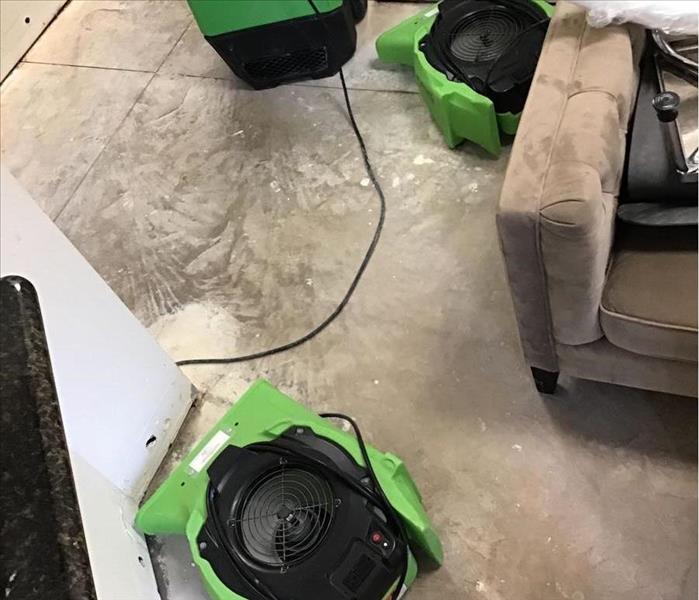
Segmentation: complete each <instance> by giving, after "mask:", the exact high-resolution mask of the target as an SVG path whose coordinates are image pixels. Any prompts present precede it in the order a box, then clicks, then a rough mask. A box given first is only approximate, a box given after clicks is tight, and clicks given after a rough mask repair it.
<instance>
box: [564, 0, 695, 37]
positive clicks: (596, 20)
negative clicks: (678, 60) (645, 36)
mask: <svg viewBox="0 0 699 600" xmlns="http://www.w3.org/2000/svg"><path fill="white" fill-rule="evenodd" d="M571 2H573V3H574V4H577V5H578V6H582V7H583V8H584V9H585V10H587V22H588V23H589V24H590V25H591V26H592V27H605V26H607V25H619V24H621V23H637V24H638V25H643V26H644V27H647V28H648V29H660V30H661V31H663V32H665V33H671V34H673V33H679V34H685V35H696V34H697V28H698V27H699V17H698V16H699V1H695V0H647V1H645V2H643V1H638V0H611V1H609V0H571Z"/></svg>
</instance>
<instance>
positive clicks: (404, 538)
mask: <svg viewBox="0 0 699 600" xmlns="http://www.w3.org/2000/svg"><path fill="white" fill-rule="evenodd" d="M320 416H321V417H323V418H324V419H340V420H342V421H345V422H347V423H349V424H350V426H351V427H352V429H353V430H354V435H355V437H356V438H357V444H358V446H359V451H360V452H361V454H362V459H363V460H364V466H365V467H366V470H367V471H368V472H369V477H370V478H371V483H372V484H373V485H374V490H375V491H376V494H377V495H378V496H379V498H380V499H381V501H382V502H383V505H384V506H383V509H384V510H385V511H386V513H387V515H388V517H389V518H390V519H391V521H393V524H394V525H395V527H396V528H397V529H398V533H399V536H400V541H401V542H402V543H403V545H404V546H405V564H404V565H403V571H402V573H401V576H400V578H399V579H398V583H397V584H396V588H395V590H394V591H393V595H392V596H391V600H398V598H400V595H401V591H402V589H403V584H404V583H405V578H406V577H407V576H408V565H409V563H410V543H409V540H408V532H407V531H406V529H405V523H403V519H402V518H401V517H400V515H399V514H398V513H397V512H396V509H395V508H393V505H392V504H391V503H390V502H389V500H388V498H386V494H385V493H384V491H383V488H382V487H381V484H380V483H379V479H378V477H377V476H376V473H375V472H374V467H373V466H372V464H371V460H370V459H369V453H368V452H367V449H366V444H365V443H364V438H363V437H362V432H361V431H360V430H359V425H357V423H356V422H355V421H354V419H352V417H348V416H347V415H343V414H342V413H321V414H320Z"/></svg>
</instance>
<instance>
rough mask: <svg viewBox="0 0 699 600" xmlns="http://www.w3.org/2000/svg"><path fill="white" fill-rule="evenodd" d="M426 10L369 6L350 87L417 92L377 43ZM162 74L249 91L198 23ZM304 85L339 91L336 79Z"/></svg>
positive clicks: (349, 72)
mask: <svg viewBox="0 0 699 600" xmlns="http://www.w3.org/2000/svg"><path fill="white" fill-rule="evenodd" d="M424 9H425V7H424V6H423V5H419V4H410V3H406V2H399V3H393V2H391V3H385V2H383V3H381V2H373V1H372V2H369V11H368V13H367V16H366V17H365V18H364V20H363V21H362V22H361V23H360V24H359V26H358V28H357V50H356V52H355V55H354V57H352V59H351V60H350V61H349V62H348V63H347V65H346V66H345V67H344V72H345V78H346V81H347V85H348V86H349V87H351V88H357V89H368V90H392V91H408V92H417V84H416V83H415V78H414V76H413V72H412V69H410V68H408V67H403V66H398V65H396V66H394V65H386V64H383V63H381V61H380V60H379V59H378V57H377V55H376V48H375V43H376V38H377V37H378V36H379V34H381V33H383V32H384V31H386V30H387V29H390V28H391V27H392V26H394V25H396V24H397V23H399V22H401V21H402V20H404V19H406V18H408V17H409V16H411V15H414V14H416V13H417V12H419V11H420V10H424ZM160 72H161V73H164V74H171V75H195V76H200V77H218V78H222V79H230V80H233V81H235V82H236V86H237V87H241V88H248V87H249V86H247V85H246V84H245V83H244V82H242V81H240V80H239V79H237V78H236V76H235V75H233V73H232V71H231V70H230V68H229V67H228V65H226V63H225V62H224V61H223V60H222V59H221V57H220V56H219V55H218V54H217V53H216V52H215V51H214V49H213V48H212V47H211V46H210V45H209V43H208V42H207V41H206V40H205V39H204V36H203V35H202V34H201V32H200V31H199V28H198V27H197V25H196V23H192V24H191V25H190V27H189V29H187V31H186V33H185V34H184V36H182V39H181V40H180V41H179V42H178V43H177V45H176V46H175V49H174V50H173V51H172V54H171V55H170V56H169V57H168V59H167V60H166V61H165V63H164V64H163V67H162V68H161V70H160ZM303 83H304V85H311V86H320V87H340V80H339V78H338V77H337V76H335V77H327V78H324V79H316V80H308V81H305V82H303Z"/></svg>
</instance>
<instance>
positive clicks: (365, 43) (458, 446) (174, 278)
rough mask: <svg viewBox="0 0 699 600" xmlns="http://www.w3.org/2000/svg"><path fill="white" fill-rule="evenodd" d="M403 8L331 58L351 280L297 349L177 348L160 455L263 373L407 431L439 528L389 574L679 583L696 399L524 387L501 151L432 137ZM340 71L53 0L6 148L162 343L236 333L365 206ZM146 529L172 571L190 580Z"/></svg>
mask: <svg viewBox="0 0 699 600" xmlns="http://www.w3.org/2000/svg"><path fill="white" fill-rule="evenodd" d="M415 11H416V7H415V6H411V5H409V4H379V3H372V4H371V6H370V11H369V17H368V19H367V20H366V21H365V22H364V23H362V25H361V26H360V47H359V49H358V52H357V55H356V57H355V58H354V59H353V60H352V62H351V63H350V64H349V65H348V66H347V68H346V72H347V74H348V81H349V84H350V87H351V89H352V91H351V96H352V102H353V105H354V107H355V111H356V114H357V119H358V121H359V125H360V127H361V129H362V131H363V132H364V135H365V137H366V140H367V144H368V146H369V148H370V153H371V156H372V159H373V161H374V163H375V165H376V168H377V171H378V174H379V177H380V179H381V181H382V183H383V186H384V188H385V190H386V195H387V200H388V205H389V211H388V218H387V222H386V229H385V231H384V235H383V237H382V240H381V243H380V246H379V248H378V251H377V253H376V255H375V258H374V260H373V261H372V263H371V265H370V267H369V269H368V271H367V272H366V276H365V278H364V279H363V281H362V283H361V285H360V286H359V288H358V290H357V292H356V294H355V296H354V298H353V299H352V302H351V303H350V305H349V306H348V307H347V309H346V310H345V312H344V313H343V314H342V316H341V317H340V318H339V319H338V320H337V322H336V323H334V324H333V325H332V327H330V328H329V329H328V330H326V331H325V332H324V333H323V334H322V335H320V336H319V337H318V338H316V339H314V340H313V341H312V342H309V343H308V344H306V345H304V346H302V347H300V348H298V349H296V350H294V351H293V352H288V353H285V354H281V355H278V356H275V357H271V358H267V359H264V360H259V361H256V362H254V363H248V364H242V365H236V366H229V367H191V368H188V369H187V374H188V375H189V376H190V377H191V379H192V381H193V382H195V383H196V384H197V385H198V386H199V387H200V388H201V390H203V392H204V395H203V398H202V399H201V400H200V401H199V403H198V404H197V406H196V407H195V408H194V410H193V411H192V414H191V415H190V418H189V419H188V422H187V423H186V426H185V428H184V430H183V432H182V434H181V435H180V437H179V439H178V442H177V444H176V445H175V447H174V449H173V455H172V456H171V457H170V459H169V463H168V464H170V463H172V462H173V461H176V459H177V458H178V457H180V456H181V455H182V453H183V452H185V451H186V450H187V448H188V447H189V446H190V445H191V443H192V442H193V441H194V440H195V439H196V438H197V437H198V436H199V435H201V433H203V432H204V431H206V430H207V429H208V428H209V427H210V426H211V425H212V424H213V423H214V422H215V421H216V419H217V418H218V417H219V416H220V415H221V414H222V413H223V412H224V411H225V410H226V409H227V408H228V407H229V406H230V405H231V403H232V402H234V401H235V399H236V398H237V397H238V396H239V395H240V394H241V393H242V392H243V391H244V390H245V388H246V387H247V386H248V385H249V384H250V383H251V382H252V381H253V380H255V379H256V378H257V377H265V378H267V379H268V380H269V381H271V382H272V383H274V384H275V385H277V386H278V387H279V388H280V389H281V390H283V391H284V392H287V393H289V394H290V395H292V396H293V397H295V398H297V399H298V400H300V401H301V402H303V403H305V404H306V405H308V406H309V407H311V408H313V409H316V410H324V409H330V408H332V409H336V410H339V411H343V412H347V413H349V414H351V415H353V416H354V417H356V418H357V419H358V420H359V422H360V424H361V426H362V428H363V430H364V432H365V435H366V437H367V438H368V439H369V440H370V441H371V442H373V443H375V444H376V445H378V446H380V447H382V448H385V449H390V450H391V451H393V452H395V453H397V454H399V455H400V456H402V457H403V458H404V459H405V461H406V463H407V465H408V466H409V468H410V470H411V472H412V474H413V476H414V477H415V479H416V481H417V482H418V484H419V486H420V488H421V490H422V492H423V495H424V499H425V503H426V505H427V508H428V511H429V513H430V514H431V516H432V518H433V520H434V522H435V524H436V526H437V529H438V530H439V532H440V534H441V536H442V539H443V542H444V547H445V552H446V561H445V564H444V566H443V567H442V568H441V569H440V570H438V571H435V572H432V573H428V574H426V575H425V576H423V577H421V578H420V579H419V581H418V583H417V584H416V586H415V587H414V588H413V591H411V593H410V595H409V597H410V598H413V599H416V600H443V599H445V598H449V599H452V598H453V599H457V598H459V599H460V598H474V599H480V598H483V599H484V600H486V599H487V600H554V599H556V600H558V599H568V600H659V599H662V600H693V599H695V598H696V597H697V571H696V564H697V512H696V506H697V455H696V449H697V403H696V401H695V400H691V399H686V398H678V397H671V396H666V395H661V394H654V393H649V392H644V391H640V390H632V389H627V388H622V387H615V386H610V385H603V384H597V383H591V382H585V381H577V380H571V379H566V378H564V379H563V380H562V382H561V389H560V392H559V393H558V394H557V395H556V396H554V397H542V396H540V395H539V394H537V392H536V391H535V390H534V388H533V386H532V384H531V381H530V379H529V376H528V373H527V368H526V365H525V364H524V363H523V360H522V356H521V353H520V348H519V342H518V338H517V333H516V328H515V321H514V316H513V311H512V306H511V304H510V298H509V293H508V290H507V286H506V281H505V276H504V272H503V267H502V263H501V259H500V254H499V250H498V244H497V238H496V233H495V226H494V214H495V206H496V200H497V196H498V192H499V188H500V186H501V183H502V178H503V174H504V169H505V166H506V163H507V151H505V152H504V153H503V156H501V157H500V158H499V159H492V158H489V157H488V156H486V155H485V154H484V153H483V152H481V151H479V150H478V149H476V148H474V147H472V146H468V145H464V146H462V147H461V148H459V149H458V150H455V151H452V150H449V149H447V148H446V146H445V145H444V143H443V142H442V140H441V139H440V136H439V134H438V132H437V131H436V129H435V127H434V126H433V124H432V123H431V121H430V119H429V116H428V114H427V112H426V109H425V107H424V105H423V104H422V102H421V100H420V98H419V97H418V95H417V94H416V88H415V84H414V82H413V79H412V77H411V75H410V73H409V72H408V71H405V70H403V69H396V68H387V67H385V66H382V65H380V64H379V63H378V62H377V60H376V58H375V56H374V51H373V40H374V38H375V36H376V35H377V34H378V33H379V32H381V31H383V30H384V29H386V28H387V27H388V26H390V25H391V24H393V23H396V22H398V21H400V20H402V19H403V18H405V17H407V16H408V15H410V14H412V13H413V12H415ZM338 87H339V82H338V80H337V78H333V79H327V80H322V81H315V82H308V83H304V84H302V85H290V86H286V87H282V88H278V89H274V90H269V91H263V92H253V91H250V90H248V89H247V88H246V86H245V85H244V84H242V83H241V82H239V81H237V80H236V79H235V78H234V77H233V76H232V74H231V73H230V72H229V71H228V70H227V68H226V67H225V65H224V64H223V63H222V62H221V61H220V59H218V57H217V56H216V55H215V54H214V53H213V51H212V50H210V49H209V48H208V47H207V45H206V44H205V42H204V41H203V40H202V38H201V36H200V35H199V33H198V31H197V29H196V26H195V25H194V24H193V23H192V19H191V16H190V15H189V12H188V10H187V8H186V5H184V4H183V3H181V2H177V1H166V2H140V1H131V2H117V1H112V0H101V1H94V2H78V1H74V2H72V3H71V4H70V5H68V7H67V8H66V9H65V10H64V11H63V12H62V13H61V15H60V16H59V17H58V19H57V20H56V21H55V22H54V23H53V24H52V25H51V27H50V28H49V29H48V31H47V32H46V34H45V35H44V36H43V37H42V39H41V40H39V42H38V43H37V44H36V45H35V46H34V48H33V49H32V50H31V51H30V52H29V54H28V55H27V56H26V57H25V60H24V62H22V63H21V64H20V65H19V66H18V68H17V69H15V71H14V72H13V73H12V74H11V75H10V76H9V77H8V79H7V80H6V81H5V82H4V83H3V85H2V88H1V90H0V99H1V110H2V130H1V133H2V135H1V146H2V160H3V162H4V163H5V164H6V165H7V166H8V167H9V168H10V170H11V171H12V172H13V173H14V174H15V176H17V177H18V178H19V180H20V181H21V182H22V183H23V184H24V185H25V187H26V188H27V189H28V190H29V191H30V192H31V193H32V194H33V196H34V197H35V199H36V200H37V201H38V202H39V203H40V204H41V206H42V207H43V208H44V210H45V211H46V212H47V213H48V214H49V215H50V216H51V217H52V218H53V219H54V220H55V222H56V223H57V224H58V226H59V227H60V228H61V229H62V230H63V231H64V232H65V233H66V234H67V235H68V237H69V238H70V239H71V240H72V242H73V243H74V244H75V245H76V246H77V247H78V248H79V249H80V250H81V251H82V252H83V253H84V254H85V256H86V257H87V258H88V260H89V261H90V262H91V263H92V264H93V265H94V267H95V269H97V271H98V272H99V273H100V274H101V275H102V276H103V277H104V278H105V279H106V281H107V282H108V283H109V284H110V285H111V286H112V288H113V289H114V290H115V291H116V292H117V293H118V294H119V296H120V297H121V298H122V299H123V301H124V302H125V303H126V304H127V305H128V306H129V308H130V309H131V310H132V311H133V312H134V313H135V314H136V315H137V316H138V318H139V319H140V320H141V321H142V322H143V323H144V325H146V326H147V327H149V328H150V329H151V331H152V332H153V334H154V335H155V336H156V337H157V338H158V340H159V341H160V342H161V344H162V345H163V346H164V347H165V348H166V349H167V350H168V351H169V352H170V353H171V355H172V357H173V358H175V359H180V358H188V357H197V356H204V355H214V356H215V355H228V354H237V353H242V352H250V351H255V350H259V349H261V348H267V347H269V346H272V345H275V344H279V343H282V342H286V341H288V340H290V339H293V338H295V337H296V336H298V335H299V334H301V333H303V332H305V331H307V330H308V329H309V328H310V327H312V326H313V325H314V324H316V323H318V322H319V321H320V320H321V319H323V317H325V316H326V315H327V314H328V313H329V312H330V311H331V310H332V308H333V307H334V306H335V304H336V303H337V301H338V299H339V298H340V297H341V296H342V294H343V293H344V291H345V289H346V287H347V285H348V283H349V281H350V279H351V277H352V275H353V273H354V271H355V269H356V267H357V265H358V263H359V261H360V259H361V256H362V255H363V253H364V251H365V249H366V246H367V244H368V243H369V240H370V237H371V235H372V231H373V228H374V226H375V223H376V218H377V208H378V207H377V200H376V196H375V194H374V192H373V191H372V189H371V186H370V185H368V180H367V179H366V174H365V173H364V171H363V169H362V165H361V162H360V161H361V159H360V154H359V152H358V149H357V145H356V142H355V140H354V138H353V136H352V134H351V131H350V128H349V125H348V122H347V118H346V115H345V113H344V109H343V105H342V99H341V94H340V92H339V90H338ZM161 543H163V541H158V542H157V545H158V548H157V555H158V557H159V560H160V562H161V564H163V565H164V567H165V577H166V579H168V581H167V582H165V583H166V587H168V588H169V592H168V594H169V595H170V597H171V598H187V599H192V600H196V599H197V598H203V597H204V596H203V591H202V590H201V587H200V585H199V582H198V579H197V577H196V574H195V573H193V570H192V569H191V567H190V566H189V565H190V562H189V560H188V558H187V555H186V551H185V548H184V546H183V545H182V543H181V541H177V540H166V541H165V542H164V543H165V546H160V544H161Z"/></svg>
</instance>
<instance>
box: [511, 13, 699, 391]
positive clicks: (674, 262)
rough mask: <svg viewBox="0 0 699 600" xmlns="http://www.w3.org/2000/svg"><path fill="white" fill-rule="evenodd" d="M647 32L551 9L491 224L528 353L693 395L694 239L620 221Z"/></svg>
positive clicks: (538, 370)
mask: <svg viewBox="0 0 699 600" xmlns="http://www.w3.org/2000/svg"><path fill="white" fill-rule="evenodd" d="M643 43H644V34H643V31H642V30H641V29H640V28H637V27H635V26H618V27H607V28H605V29H593V28H590V27H589V26H588V25H587V24H586V21H585V14H584V12H583V11H582V10H581V9H579V8H578V7H576V6H574V5H572V4H569V3H567V2H560V3H559V4H558V5H557V7H556V12H555V16H554V17H553V19H552V22H551V25H550V28H549V32H548V35H547V38H546V42H545V44H544V48H543V51H542V54H541V58H540V61H539V65H538V68H537V72H536V74H535V77H534V82H533V85H532V88H531V91H530V94H529V97H528V100H527V104H526V107H525V109H524V113H523V115H522V120H521V123H520V126H519V130H518V133H517V137H516V139H515V142H514V145H513V148H512V154H511V158H510V162H509V165H508V168H507V175H506V178H505V182H504V185H503V189H502V194H501V198H500V206H499V210H498V216H497V225H498V231H499V234H500V239H501V244H502V251H503V255H504V258H505V265H506V270H507V276H508V279H509V283H510V287H511V290H512V297H513V301H514V306H515V311H516V315H517V320H518V325H519V331H520V337H521V341H522V346H523V350H524V355H525V357H526V360H527V361H528V363H529V365H530V366H531V367H532V373H533V375H534V380H535V382H536V383H537V387H538V388H539V390H540V391H543V392H551V391H553V390H554V389H555V387H556V381H557V378H558V373H559V372H561V371H562V372H565V373H567V374H570V375H572V376H575V377H581V378H585V379H594V380H599V381H606V382H611V383H617V384H621V385H627V386H634V387H641V388H647V389H653V390H662V391H667V392H672V393H677V394H682V395H693V396H696V394H697V250H696V230H693V229H692V230H689V231H685V230H683V229H678V228H675V229H674V230H660V229H651V228H626V229H622V228H621V227H620V226H619V225H618V224H617V221H616V219H615V211H616V206H617V198H618V195H619V187H620V180H621V175H622V170H623V164H624V155H625V149H626V127H627V124H628V122H629V118H630V114H631V112H632V110H633V107H634V100H635V92H636V88H637V83H638V63H639V58H640V54H641V51H642V47H643Z"/></svg>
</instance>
